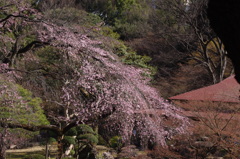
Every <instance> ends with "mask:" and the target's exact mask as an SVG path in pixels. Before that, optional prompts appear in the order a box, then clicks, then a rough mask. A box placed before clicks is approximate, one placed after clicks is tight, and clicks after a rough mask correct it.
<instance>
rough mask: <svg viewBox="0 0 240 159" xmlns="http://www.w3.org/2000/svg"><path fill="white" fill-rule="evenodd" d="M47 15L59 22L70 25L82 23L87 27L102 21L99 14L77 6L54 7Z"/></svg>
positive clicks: (48, 17)
mask: <svg viewBox="0 0 240 159" xmlns="http://www.w3.org/2000/svg"><path fill="white" fill-rule="evenodd" d="M45 17H46V18H47V19H50V20H53V19H54V21H55V22H57V23H60V24H65V25H66V24H67V25H70V26H71V25H73V24H80V25H81V26H85V27H94V26H96V25H97V24H99V23H101V22H102V20H101V18H100V17H99V16H97V15H95V14H92V13H87V12H86V11H83V10H79V9H76V8H58V9H52V10H49V11H48V12H46V13H45Z"/></svg>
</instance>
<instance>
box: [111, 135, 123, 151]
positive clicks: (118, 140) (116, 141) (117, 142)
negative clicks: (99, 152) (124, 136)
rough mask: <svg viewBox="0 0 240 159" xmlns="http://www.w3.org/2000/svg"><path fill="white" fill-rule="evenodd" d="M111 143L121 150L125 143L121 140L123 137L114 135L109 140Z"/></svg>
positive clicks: (113, 146) (112, 146)
mask: <svg viewBox="0 0 240 159" xmlns="http://www.w3.org/2000/svg"><path fill="white" fill-rule="evenodd" d="M109 145H110V147H111V148H114V149H115V150H117V151H119V150H120V149H121V148H122V146H123V144H122V142H121V137H119V136H114V137H112V138H111V139H110V140H109Z"/></svg>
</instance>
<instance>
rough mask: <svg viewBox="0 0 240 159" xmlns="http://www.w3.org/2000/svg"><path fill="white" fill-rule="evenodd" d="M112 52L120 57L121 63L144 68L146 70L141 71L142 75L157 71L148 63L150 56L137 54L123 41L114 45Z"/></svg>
mask: <svg viewBox="0 0 240 159" xmlns="http://www.w3.org/2000/svg"><path fill="white" fill-rule="evenodd" d="M114 52H115V54H117V55H118V56H119V57H120V58H121V59H122V62H123V63H125V64H127V65H134V66H137V67H141V68H146V69H147V70H148V71H147V72H145V73H143V75H144V76H149V77H152V76H153V75H155V74H156V72H157V69H156V67H153V66H151V65H149V62H150V61H151V60H152V59H151V57H149V56H145V55H144V56H142V55H138V54H137V53H136V52H135V51H133V50H131V49H130V48H128V47H127V46H126V45H124V44H123V43H120V44H118V45H115V48H114Z"/></svg>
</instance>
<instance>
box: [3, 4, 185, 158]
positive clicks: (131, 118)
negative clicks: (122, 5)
mask: <svg viewBox="0 0 240 159" xmlns="http://www.w3.org/2000/svg"><path fill="white" fill-rule="evenodd" d="M3 4H4V6H3V7H1V8H0V9H1V10H2V11H3V14H1V17H2V19H1V21H0V22H1V23H0V25H1V28H0V31H1V32H0V36H1V39H2V43H1V50H0V53H1V54H0V57H1V63H0V72H1V75H0V79H1V81H3V82H2V84H3V85H1V98H0V102H1V110H2V111H3V112H5V114H8V113H9V112H11V113H12V114H11V115H10V116H9V115H4V116H2V117H1V121H0V125H1V129H0V130H1V136H0V140H1V151H2V152H1V155H2V156H4V150H6V147H8V146H9V144H12V143H9V142H5V141H9V138H12V141H11V142H13V143H14V144H17V143H19V142H18V140H17V139H15V137H16V135H14V134H16V133H17V134H18V131H15V133H8V130H9V129H10V128H22V129H26V130H30V131H39V130H41V131H42V130H51V131H53V132H55V133H56V134H57V137H56V140H57V141H58V149H59V155H58V158H61V157H62V156H63V146H64V145H63V137H64V136H66V134H65V133H68V131H70V130H71V129H72V128H74V127H78V126H79V125H80V124H88V125H90V126H92V127H98V133H99V135H101V136H102V137H103V138H104V139H105V140H108V139H109V138H111V137H113V136H116V135H118V136H120V137H121V140H122V143H123V144H124V145H128V144H132V137H133V135H136V136H137V138H138V140H137V142H138V144H139V145H138V146H141V147H142V148H146V147H148V146H149V145H161V146H166V145H167V144H166V139H168V138H169V139H170V138H171V137H172V136H173V135H175V134H179V133H185V132H186V128H187V126H188V120H187V119H186V118H185V117H183V116H181V115H178V113H179V112H180V111H181V110H180V109H178V108H176V107H175V106H173V105H171V104H169V103H168V102H167V101H165V100H164V99H163V98H162V97H161V96H160V95H159V94H158V91H157V90H156V89H155V88H153V87H151V86H150V85H149V81H150V80H151V76H152V75H151V74H152V73H153V71H154V68H153V67H151V66H149V65H148V64H147V63H146V61H147V59H148V57H146V56H140V55H137V54H136V53H134V52H133V51H131V50H130V49H129V48H128V47H126V46H125V45H124V44H123V43H122V42H121V41H118V40H117V39H115V38H113V35H114V32H113V31H112V30H111V28H108V27H106V26H102V25H101V23H103V22H102V21H101V19H100V18H98V17H97V16H96V15H93V14H89V13H87V12H85V11H83V10H77V9H74V8H62V9H58V10H49V11H47V12H45V13H41V12H39V11H38V10H37V9H34V8H32V7H31V6H30V5H29V3H27V2H25V1H21V2H17V1H15V0H11V1H9V2H3ZM73 14H74V15H73ZM71 18H73V19H71ZM86 19H87V20H86ZM66 22H67V23H66ZM5 83H6V85H5ZM10 86H11V87H14V91H15V92H14V93H13V94H12V95H11V96H13V97H12V99H11V101H12V102H11V103H9V105H8V104H6V102H7V101H8V100H9V98H8V96H9V92H12V91H13V89H12V88H11V87H10ZM18 86H19V87H20V86H21V88H22V87H23V88H24V92H25V94H24V95H23V94H22V92H21V91H20V90H19V89H17V88H18ZM15 87H17V88H15ZM10 88H11V89H10ZM23 88H22V89H23ZM26 92H28V93H26ZM23 97H25V98H23ZM30 98H34V99H38V100H39V103H36V102H35V103H36V104H35V103H34V102H33V101H31V100H33V99H30ZM19 100H20V101H19ZM19 102H20V103H21V106H20V108H22V107H23V108H26V109H27V110H29V114H31V113H33V115H31V116H26V114H24V112H23V111H21V110H20V108H19V104H18V103H19ZM3 103H5V104H3ZM24 103H25V104H24ZM34 104H35V105H39V104H40V105H41V108H39V107H38V108H34V107H33V106H34ZM8 107H11V108H12V109H10V110H9V109H8ZM28 107H29V108H28ZM18 109H19V111H15V110H18ZM31 109H33V110H31ZM36 109H37V110H36ZM156 110H159V112H161V113H160V114H156V113H155V111H156ZM38 111H39V112H41V113H43V114H42V115H45V116H46V117H43V116H41V117H38V116H34V114H35V113H37V112H38ZM19 113H20V115H21V118H23V119H24V118H27V119H26V120H28V121H32V120H34V119H37V118H41V119H39V120H41V121H43V122H42V123H41V124H40V123H38V124H36V125H35V124H33V123H31V122H26V121H25V120H13V117H15V116H16V117H17V115H19ZM21 113H22V114H21ZM45 118H46V119H47V120H48V121H49V122H50V124H49V123H48V122H47V121H45V120H46V119H45ZM21 131H23V130H19V133H20V132H21ZM133 132H135V133H133ZM14 136H15V137H14ZM25 139H27V137H26V136H23V137H22V138H21V140H22V141H24V140H25Z"/></svg>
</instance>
